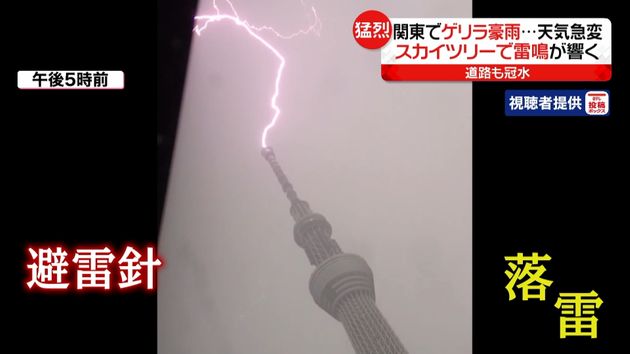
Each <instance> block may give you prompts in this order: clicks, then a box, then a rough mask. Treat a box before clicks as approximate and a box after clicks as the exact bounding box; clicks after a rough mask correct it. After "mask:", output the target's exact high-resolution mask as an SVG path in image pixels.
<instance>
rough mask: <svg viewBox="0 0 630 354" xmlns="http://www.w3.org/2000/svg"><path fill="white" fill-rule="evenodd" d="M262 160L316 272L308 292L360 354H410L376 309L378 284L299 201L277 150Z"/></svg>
mask: <svg viewBox="0 0 630 354" xmlns="http://www.w3.org/2000/svg"><path fill="white" fill-rule="evenodd" d="M262 155H263V157H264V158H265V160H267V162H269V165H270V166H271V168H272V170H273V172H274V173H275V175H276V177H277V178H278V182H280V185H281V186H282V190H283V191H284V193H285V194H286V196H287V198H288V199H289V201H290V202H291V208H290V209H289V210H290V213H291V216H292V217H293V219H294V220H295V227H294V228H293V235H294V239H295V242H296V243H297V244H298V245H299V246H300V247H302V248H303V249H304V251H305V252H306V255H307V256H308V259H309V261H310V262H311V264H312V265H314V266H316V268H315V271H314V272H313V274H312V275H311V279H310V282H309V289H310V292H311V295H312V296H313V299H314V300H315V302H316V303H317V305H319V307H321V308H322V309H324V311H326V312H328V313H329V314H330V315H331V316H332V317H334V318H335V319H337V320H339V321H340V322H341V323H342V324H343V326H344V328H345V329H346V332H347V333H348V336H349V337H350V341H351V342H352V346H353V347H354V349H355V351H356V352H357V353H358V354H390V353H391V354H401V353H407V350H405V348H404V347H403V345H402V343H401V342H400V340H399V339H398V337H397V336H396V334H395V333H394V331H393V330H392V328H391V327H390V326H389V324H388V323H387V320H385V317H383V314H381V312H380V311H379V309H378V308H377V307H376V303H375V302H374V300H375V294H374V278H373V275H372V270H371V269H370V267H369V266H368V264H367V262H366V261H365V260H364V259H363V258H361V257H360V256H358V255H355V254H350V253H344V252H343V251H342V250H341V248H340V247H339V245H338V244H337V242H336V241H335V240H333V239H332V238H331V235H332V227H331V226H330V223H329V222H328V221H327V220H326V218H324V216H322V215H320V214H317V213H313V211H311V208H310V207H309V205H308V203H307V202H305V201H303V200H301V199H299V198H298V195H297V193H296V192H295V190H294V189H293V186H292V185H291V183H290V182H289V179H288V178H287V176H286V175H285V174H284V172H283V171H282V168H281V167H280V165H279V164H278V161H276V156H275V154H274V152H273V150H272V149H271V148H263V149H262Z"/></svg>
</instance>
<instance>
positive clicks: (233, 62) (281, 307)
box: [158, 0, 472, 354]
mask: <svg viewBox="0 0 630 354" xmlns="http://www.w3.org/2000/svg"><path fill="white" fill-rule="evenodd" d="M233 2H234V5H235V6H236V7H237V10H238V11H239V13H240V15H241V17H243V18H247V19H248V20H249V21H250V22H251V23H253V24H257V25H259V24H270V25H273V26H274V27H276V28H277V29H278V30H279V31H281V32H292V31H294V30H296V29H298V28H301V27H304V26H306V25H308V24H309V23H310V20H311V18H310V17H309V15H310V13H309V12H308V8H310V5H311V3H310V2H307V1H304V2H305V3H306V5H308V7H307V8H306V9H305V8H304V7H303V5H302V4H301V2H300V0H275V1H239V0H234V1H233ZM312 5H314V6H315V7H316V9H317V11H318V13H319V16H320V18H321V21H322V22H323V29H322V32H321V36H320V37H316V36H313V35H308V36H302V37H298V38H295V39H292V40H280V39H270V41H271V42H272V43H273V44H274V45H275V46H276V47H278V48H279V49H280V50H281V51H282V53H283V54H284V55H285V57H286V59H287V66H286V70H285V75H284V79H283V82H282V92H281V96H280V99H279V103H280V105H281V107H282V109H283V111H282V115H281V116H280V120H279V123H278V125H277V126H276V128H274V129H273V130H272V131H271V134H270V136H269V140H268V141H269V143H270V145H271V146H272V147H273V148H274V150H275V151H276V155H277V157H278V160H279V162H280V164H281V165H282V166H283V168H284V170H285V172H286V173H287V175H288V176H289V178H290V180H291V181H292V183H293V185H294V186H295V188H296V190H297V192H298V194H299V195H300V197H301V198H302V199H305V200H307V201H308V202H309V203H310V205H311V207H312V209H313V210H314V211H315V212H319V213H322V214H324V215H325V216H326V218H328V220H329V221H330V223H331V224H332V226H333V237H334V238H335V239H336V240H337V241H338V243H339V244H340V246H341V247H342V249H343V250H344V251H346V252H349V253H357V254H359V255H361V256H363V257H364V258H365V259H366V260H367V261H368V263H369V264H370V266H371V267H372V270H373V272H374V276H375V285H376V303H377V305H378V306H379V308H380V309H381V311H382V312H383V314H384V315H385V317H386V318H387V320H388V321H389V323H390V324H391V326H392V327H393V329H394V330H395V331H396V333H397V334H398V336H399V337H400V339H401V341H402V342H403V343H404V345H405V346H406V347H407V349H408V350H409V352H410V353H434V354H438V353H439V354H459V353H462V354H464V353H470V352H471V350H472V290H471V289H472V271H471V266H472V249H471V244H472V240H471V233H472V231H471V230H472V221H471V219H472V197H471V195H472V143H471V140H472V128H471V118H472V102H471V96H472V95H471V85H470V84H467V83H437V82H430V83H427V82H425V83H387V82H385V81H383V80H382V79H381V77H380V52H379V51H378V50H375V51H369V50H366V49H363V48H361V47H359V45H358V44H356V42H355V41H354V39H353V37H352V32H351V31H352V23H353V21H354V19H355V18H356V16H357V15H358V14H359V13H361V12H362V11H364V10H367V9H377V10H380V11H383V12H385V13H386V14H387V15H389V16H390V17H470V16H471V14H472V12H471V11H472V10H471V2H470V1H468V0H425V1H412V0H409V1H349V0H347V1H320V2H313V3H312ZM210 9H211V1H208V0H200V10H199V11H198V13H199V14H208V13H210ZM191 30H192V29H191ZM191 34H192V32H191ZM265 38H271V37H270V36H265ZM276 67H277V60H276V58H275V57H274V56H273V55H272V54H271V53H270V52H269V51H268V50H267V49H266V48H264V47H263V46H262V45H260V44H259V43H258V42H256V41H254V40H253V39H252V38H250V37H249V36H248V35H247V34H246V33H245V32H244V31H243V30H242V29H240V28H237V27H235V26H234V25H233V24H231V23H229V22H223V23H218V24H212V25H211V26H210V27H209V28H208V29H207V30H206V31H205V32H204V33H203V34H202V36H201V37H197V36H196V35H195V36H194V38H193V43H192V52H191V56H190V63H189V67H188V75H187V78H186V85H185V92H184V101H183V105H182V111H181V116H180V123H179V128H178V129H179V130H178V135H177V143H176V148H175V152H174V158H173V164H172V171H171V176H170V182H169V183H170V184H169V188H168V192H167V199H166V206H165V212H164V218H163V224H162V230H161V235H160V241H159V247H160V252H161V254H162V256H163V257H164V258H165V260H166V266H165V267H164V268H163V269H161V271H160V273H159V292H158V347H159V352H160V353H161V354H170V353H182V354H188V353H220V354H231V353H238V354H242V353H253V354H267V353H269V354H278V353H296V354H302V353H306V354H315V353H317V354H322V353H326V354H328V353H331V354H336V353H353V350H352V346H351V344H350V341H349V339H348V338H347V336H346V333H345V331H344V329H343V326H342V325H341V323H339V322H337V321H335V320H334V319H333V318H332V317H330V316H329V315H328V314H327V313H325V312H324V311H323V310H321V309H320V308H319V307H317V305H315V303H314V301H313V299H312V298H311V296H310V294H309V291H308V279H309V276H310V274H311V272H312V271H313V269H314V268H313V267H312V266H311V265H310V264H309V262H308V259H307V258H306V255H305V253H304V251H303V250H302V249H301V248H299V247H298V246H297V245H296V244H295V242H294V241H293V222H292V219H291V217H290V215H289V212H288V208H289V204H288V202H287V200H286V199H285V197H284V195H283V193H282V191H281V190H280V187H279V185H278V183H277V182H276V179H275V176H274V175H273V173H272V171H271V169H270V168H269V166H268V165H267V163H266V162H265V161H264V159H263V158H262V157H261V156H260V133H261V131H262V128H263V127H264V125H265V124H266V123H267V121H268V119H269V118H270V116H271V113H272V112H271V110H270V108H269V98H270V95H271V93H272V84H273V80H274V77H275V71H276Z"/></svg>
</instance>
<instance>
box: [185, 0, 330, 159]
mask: <svg viewBox="0 0 630 354" xmlns="http://www.w3.org/2000/svg"><path fill="white" fill-rule="evenodd" d="M223 1H224V2H225V3H227V5H228V6H229V8H230V13H222V12H221V9H220V8H219V5H218V4H217V0H213V1H212V8H213V9H214V12H215V13H214V14H211V15H200V16H195V20H196V21H200V23H203V24H201V25H200V24H197V25H195V28H194V29H193V31H194V32H195V33H196V34H197V35H198V36H201V33H202V32H203V31H204V30H205V29H206V28H207V27H208V26H209V25H210V24H211V23H214V22H221V21H231V22H232V23H233V24H235V25H236V26H238V27H241V28H243V29H244V30H245V31H246V32H247V33H248V34H249V35H250V36H251V37H253V38H254V39H256V40H257V41H258V42H260V43H261V44H262V45H264V46H265V47H266V48H267V49H269V50H270V51H271V52H272V53H273V55H274V56H275V57H276V58H278V70H277V71H276V80H275V83H274V92H273V95H272V96H271V101H270V105H271V109H272V110H273V116H272V118H271V121H270V122H269V123H268V124H267V125H266V126H265V129H264V130H263V132H262V137H261V143H262V147H263V148H266V147H267V134H268V133H269V131H270V130H271V129H272V128H273V127H274V126H275V125H276V122H277V121H278V117H279V116H280V107H278V102H277V101H278V96H279V95H280V82H281V80H282V72H283V71H284V66H285V64H286V60H285V58H284V56H282V54H280V51H278V50H277V49H276V48H275V47H274V46H273V45H271V43H269V42H268V41H267V40H265V39H264V38H263V37H262V36H261V34H262V33H264V32H268V33H271V34H272V35H274V36H275V37H277V38H281V39H291V38H295V37H297V36H299V35H306V34H309V33H315V34H316V35H319V33H320V31H321V26H322V24H321V21H320V20H319V17H318V16H317V11H315V8H314V7H311V11H312V14H313V23H312V24H311V25H310V26H309V27H308V28H306V29H301V30H299V31H297V32H294V33H291V34H288V35H285V34H281V33H280V32H278V31H276V30H275V29H274V28H273V27H270V26H254V25H251V24H249V22H247V21H246V20H243V19H241V18H240V16H239V15H238V12H237V11H236V9H235V8H234V5H233V4H232V2H231V1H230V0H223ZM302 5H304V3H302Z"/></svg>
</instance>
